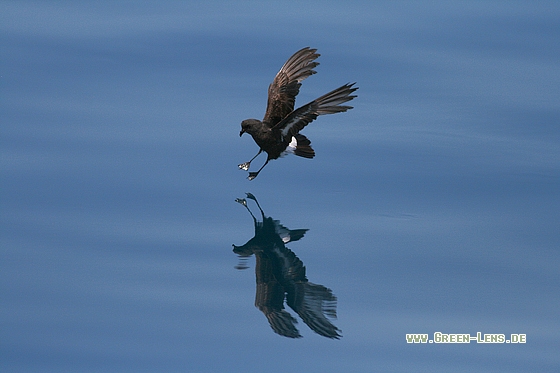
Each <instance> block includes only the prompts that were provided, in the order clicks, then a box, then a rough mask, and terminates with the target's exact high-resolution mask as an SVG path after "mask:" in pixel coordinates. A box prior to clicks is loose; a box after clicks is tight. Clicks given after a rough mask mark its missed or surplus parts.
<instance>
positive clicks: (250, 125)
mask: <svg viewBox="0 0 560 373" xmlns="http://www.w3.org/2000/svg"><path fill="white" fill-rule="evenodd" d="M260 123H261V121H260V120H258V119H245V120H244V121H243V122H241V132H239V136H242V135H243V134H244V133H245V132H247V133H248V134H251V133H252V132H253V129H254V128H255V127H256V126H258V125H260Z"/></svg>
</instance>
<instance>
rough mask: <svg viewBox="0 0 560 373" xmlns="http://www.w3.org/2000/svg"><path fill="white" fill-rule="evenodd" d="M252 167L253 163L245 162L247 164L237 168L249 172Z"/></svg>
mask: <svg viewBox="0 0 560 373" xmlns="http://www.w3.org/2000/svg"><path fill="white" fill-rule="evenodd" d="M250 165H251V162H245V163H241V164H239V165H237V167H239V169H240V170H243V171H247V170H248V169H249V166H250Z"/></svg>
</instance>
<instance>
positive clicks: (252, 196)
mask: <svg viewBox="0 0 560 373" xmlns="http://www.w3.org/2000/svg"><path fill="white" fill-rule="evenodd" d="M263 167H264V166H263ZM246 194H247V198H250V199H252V200H253V201H255V203H256V204H257V207H258V208H259V210H260V212H261V215H262V218H263V221H264V219H265V217H264V211H263V209H262V208H261V205H259V201H257V197H255V196H254V195H253V194H252V193H246Z"/></svg>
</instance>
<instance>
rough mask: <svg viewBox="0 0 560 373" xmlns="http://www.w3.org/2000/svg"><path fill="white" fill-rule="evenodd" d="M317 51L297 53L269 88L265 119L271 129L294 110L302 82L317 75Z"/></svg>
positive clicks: (307, 50) (304, 50)
mask: <svg viewBox="0 0 560 373" xmlns="http://www.w3.org/2000/svg"><path fill="white" fill-rule="evenodd" d="M316 51H317V50H316V49H310V48H309V47H306V48H303V49H301V50H299V51H297V52H296V53H294V55H293V56H292V57H290V58H289V59H288V61H286V63H285V64H284V66H282V68H281V69H280V71H279V72H278V74H276V77H275V78H274V80H273V81H272V83H271V84H270V86H269V87H268V105H267V108H266V113H265V115H264V119H263V122H264V123H265V124H267V125H268V126H269V127H273V126H274V125H275V124H276V123H278V122H280V121H281V120H282V119H283V118H284V117H285V116H286V115H288V114H289V113H291V112H292V111H293V110H294V104H295V101H296V96H297V94H298V93H299V87H300V86H301V81H302V80H304V79H305V78H307V77H309V76H310V75H312V74H315V71H314V70H313V68H314V67H315V66H317V65H319V63H318V62H313V60H315V59H316V58H317V57H319V54H318V53H315V52H316Z"/></svg>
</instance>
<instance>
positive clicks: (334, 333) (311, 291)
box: [288, 282, 340, 339]
mask: <svg viewBox="0 0 560 373" xmlns="http://www.w3.org/2000/svg"><path fill="white" fill-rule="evenodd" d="M288 306H290V307H291V308H292V309H293V310H294V311H296V312H297V314H298V315H299V317H301V319H302V320H303V322H305V323H306V324H307V326H309V327H310V328H311V329H312V330H313V331H314V332H315V333H317V334H320V335H322V336H324V337H328V338H335V339H338V338H340V334H338V332H340V330H339V329H338V328H337V327H336V326H334V325H333V324H332V323H331V322H330V321H329V320H328V319H327V317H326V316H329V317H331V318H336V297H335V296H334V295H333V293H332V291H331V289H328V288H326V287H324V286H323V285H316V284H313V283H311V282H303V283H301V282H300V283H297V284H295V287H294V290H293V292H288Z"/></svg>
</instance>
